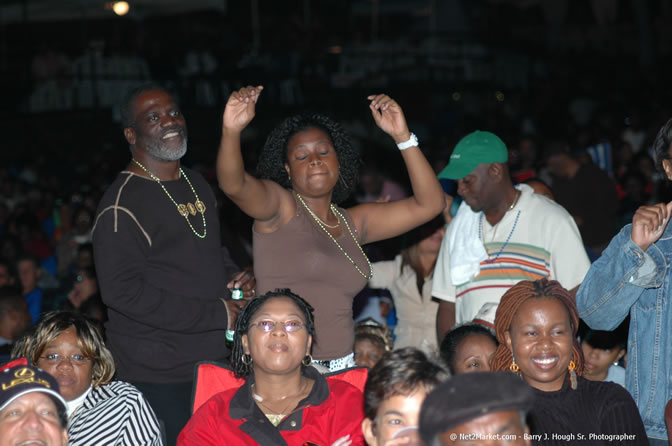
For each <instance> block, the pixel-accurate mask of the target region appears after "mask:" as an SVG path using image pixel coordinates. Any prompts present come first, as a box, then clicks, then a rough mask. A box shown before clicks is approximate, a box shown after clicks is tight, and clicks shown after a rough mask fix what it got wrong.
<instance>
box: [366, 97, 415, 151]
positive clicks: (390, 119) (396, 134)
mask: <svg viewBox="0 0 672 446" xmlns="http://www.w3.org/2000/svg"><path fill="white" fill-rule="evenodd" d="M367 99H368V100H370V101H371V103H370V104H369V108H370V109H371V115H372V116H373V119H374V121H376V125H377V126H378V127H380V129H381V130H382V131H384V132H385V133H387V134H388V135H390V136H391V137H392V138H394V141H395V142H397V143H400V142H404V141H408V138H410V136H411V132H409V131H408V125H406V117H405V116H404V112H403V111H402V110H401V107H400V106H399V104H397V102H396V101H395V100H394V99H392V98H391V97H389V96H388V95H386V94H377V95H371V96H368V97H367Z"/></svg>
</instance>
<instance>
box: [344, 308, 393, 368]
mask: <svg viewBox="0 0 672 446" xmlns="http://www.w3.org/2000/svg"><path fill="white" fill-rule="evenodd" d="M392 348H394V341H393V340H392V333H390V330H389V328H387V326H386V325H383V324H379V323H378V322H376V321H375V320H373V319H371V318H368V319H365V320H363V321H361V322H358V323H357V325H355V346H354V347H353V351H354V352H355V364H357V366H358V367H366V368H367V369H370V368H372V367H373V366H374V365H376V363H377V362H378V361H379V360H380V358H382V357H383V355H384V354H385V353H386V352H389V351H391V350H392Z"/></svg>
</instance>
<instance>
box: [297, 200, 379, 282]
mask: <svg viewBox="0 0 672 446" xmlns="http://www.w3.org/2000/svg"><path fill="white" fill-rule="evenodd" d="M294 193H295V194H296V197H297V198H298V199H299V201H300V202H301V204H302V205H303V207H304V208H306V210H307V211H308V213H309V214H310V215H311V216H312V217H313V219H314V220H315V223H317V225H318V226H319V227H320V228H322V230H323V231H324V232H325V233H326V234H327V235H328V236H329V238H330V239H331V240H332V241H333V242H334V243H335V244H336V246H338V249H340V250H341V252H342V253H343V255H345V257H346V258H347V259H348V260H350V263H352V266H354V267H355V269H356V270H357V272H359V274H361V275H362V277H364V278H365V279H366V280H371V279H372V278H373V267H372V266H371V262H370V261H369V258H368V257H367V256H366V254H365V253H364V250H363V249H362V246H361V245H360V244H359V242H358V241H357V238H356V237H355V234H353V233H352V230H351V229H350V225H349V224H348V221H347V220H346V219H345V217H343V214H341V212H340V211H339V210H338V209H336V206H334V204H333V203H332V204H331V205H330V209H331V212H333V213H334V215H335V216H336V218H340V220H341V221H343V223H345V227H346V228H348V232H349V233H350V236H351V237H352V239H353V240H354V241H355V245H357V247H358V248H359V251H360V252H361V253H362V256H364V260H366V263H367V264H368V265H369V274H368V275H366V274H364V272H362V270H361V269H359V266H357V264H356V263H355V261H354V260H353V259H352V257H350V255H349V254H348V253H347V252H345V249H343V247H342V246H341V245H340V243H338V241H336V239H335V238H334V236H333V235H331V232H329V231H328V230H327V228H326V227H325V225H324V223H323V222H322V220H321V219H320V218H319V217H318V216H317V215H315V213H314V212H313V211H312V209H310V208H309V207H308V205H307V204H306V202H305V201H303V197H301V195H300V194H299V193H298V192H294ZM337 226H338V225H337ZM332 229H333V228H332Z"/></svg>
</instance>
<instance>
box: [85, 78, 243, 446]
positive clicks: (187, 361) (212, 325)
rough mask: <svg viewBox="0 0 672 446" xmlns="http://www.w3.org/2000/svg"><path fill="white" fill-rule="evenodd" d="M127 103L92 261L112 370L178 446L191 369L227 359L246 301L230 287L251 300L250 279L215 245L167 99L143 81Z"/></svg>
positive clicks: (203, 192)
mask: <svg viewBox="0 0 672 446" xmlns="http://www.w3.org/2000/svg"><path fill="white" fill-rule="evenodd" d="M125 104H126V106H125V108H124V109H123V110H122V116H123V117H122V119H123V122H122V125H123V131H124V136H125V138H126V140H127V141H128V143H129V146H130V150H131V156H132V159H131V161H130V162H129V164H128V167H127V168H126V170H124V171H122V172H121V173H120V174H119V176H118V177H117V178H116V180H115V181H114V182H113V183H112V184H111V185H110V187H109V188H108V190H107V191H106V193H105V195H104V196H103V198H102V199H101V202H100V204H99V206H98V211H97V216H96V220H95V224H94V228H93V245H94V257H95V265H96V269H97V272H98V280H99V283H100V289H101V294H102V297H103V301H104V302H105V304H106V305H107V306H108V317H109V321H108V322H107V324H106V334H107V342H108V346H109V348H110V350H111V351H112V353H113V355H114V359H115V362H116V366H117V376H118V377H119V379H122V380H125V381H129V382H131V383H133V384H134V385H135V386H136V387H137V388H138V389H140V391H142V392H143V393H144V394H145V397H146V398H147V399H148V400H149V402H150V404H151V405H152V407H153V409H154V411H155V412H156V414H157V416H158V417H159V418H160V419H161V420H162V421H163V423H164V426H165V428H166V437H167V443H168V444H174V443H175V439H176V438H177V435H178V434H179V431H180V429H181V428H182V427H183V426H184V424H186V422H187V420H188V418H189V416H190V400H191V390H192V376H193V370H194V365H195V364H196V363H197V362H198V361H202V360H218V361H221V360H224V359H225V358H226V357H227V356H228V355H229V351H228V349H227V348H226V346H225V332H226V329H227V328H230V327H232V326H233V323H234V321H235V317H236V316H237V314H238V310H239V308H240V306H241V305H242V303H243V301H237V302H236V301H233V300H231V299H230V292H229V291H228V290H227V286H228V287H229V288H231V287H234V286H235V287H236V288H243V290H244V292H245V293H246V295H247V296H248V297H249V296H251V295H252V294H253V292H254V279H253V277H251V274H249V273H246V272H242V273H236V272H237V271H238V270H239V268H238V267H237V266H236V265H235V264H234V263H233V261H232V260H231V258H230V256H229V254H228V251H227V250H226V248H224V247H222V246H221V243H220V235H219V234H220V232H219V230H220V228H219V218H218V215H217V207H216V202H215V197H214V194H213V192H212V189H211V187H210V185H209V184H208V183H207V182H206V181H205V179H204V178H203V177H202V176H201V175H199V174H198V173H197V172H195V171H193V170H190V169H187V168H184V167H181V165H180V159H181V158H182V157H183V156H184V154H185V153H186V150H187V128H186V123H185V120H184V117H183V116H182V114H181V112H180V109H179V107H178V105H177V104H176V102H175V99H174V98H173V96H172V95H170V94H169V93H168V92H167V91H165V90H164V89H162V88H161V87H159V86H156V85H146V86H142V87H139V88H137V89H135V90H133V91H131V92H130V93H129V95H128V99H127V100H126V102H125ZM228 279H231V281H230V282H229V283H228V285H227V280H228Z"/></svg>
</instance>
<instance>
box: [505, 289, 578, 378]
mask: <svg viewBox="0 0 672 446" xmlns="http://www.w3.org/2000/svg"><path fill="white" fill-rule="evenodd" d="M544 298H546V299H548V298H551V299H557V300H559V301H560V302H562V303H563V304H564V305H565V307H566V308H567V312H568V313H569V321H570V325H571V327H572V335H573V337H574V340H573V347H572V361H574V364H576V369H575V371H576V373H577V374H578V375H583V352H582V350H581V345H580V344H579V341H578V340H577V338H576V334H577V331H578V330H579V313H578V311H577V310H576V304H575V303H574V299H572V297H571V296H570V295H569V292H568V291H567V290H566V289H564V288H563V287H562V285H560V283H558V282H557V281H555V280H548V279H540V280H536V281H529V280H524V281H522V282H518V283H517V284H516V285H514V286H513V287H511V288H509V290H508V291H507V292H506V293H504V295H503V296H502V299H501V300H500V302H499V306H498V307H497V313H496V314H495V333H496V335H497V340H498V341H499V346H498V347H497V350H496V351H495V356H494V358H493V360H492V371H502V370H509V365H511V362H512V361H513V354H512V353H511V350H509V347H508V346H507V345H506V338H505V336H504V333H506V332H508V331H510V330H511V322H512V321H513V318H514V316H515V315H516V313H517V312H518V309H519V308H520V306H521V305H522V304H523V303H525V302H527V301H528V300H529V299H544Z"/></svg>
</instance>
